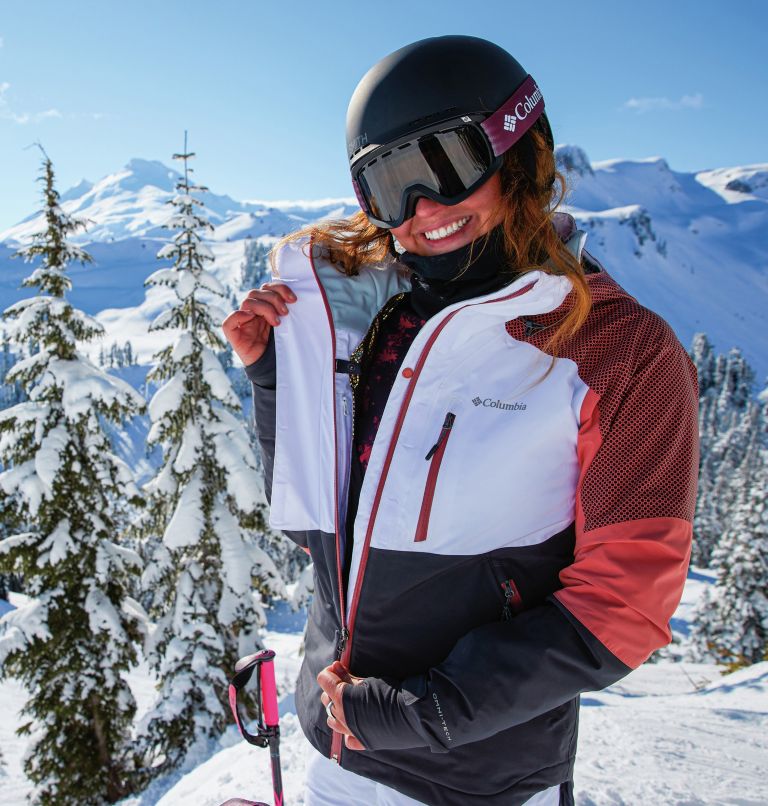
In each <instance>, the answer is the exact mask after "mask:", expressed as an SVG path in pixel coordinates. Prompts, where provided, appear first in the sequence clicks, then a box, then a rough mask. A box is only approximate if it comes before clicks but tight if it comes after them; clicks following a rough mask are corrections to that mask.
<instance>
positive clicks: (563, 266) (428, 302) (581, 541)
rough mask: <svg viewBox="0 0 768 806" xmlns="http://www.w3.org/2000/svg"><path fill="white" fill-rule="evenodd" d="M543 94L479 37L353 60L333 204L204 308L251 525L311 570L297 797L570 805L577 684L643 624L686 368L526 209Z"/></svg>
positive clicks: (684, 404) (626, 652)
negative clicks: (236, 306)
mask: <svg viewBox="0 0 768 806" xmlns="http://www.w3.org/2000/svg"><path fill="white" fill-rule="evenodd" d="M543 109H544V101H543V98H542V95H541V92H540V90H539V88H538V86H537V85H536V83H535V82H534V81H533V79H532V78H531V77H530V76H529V75H528V74H527V73H526V72H525V71H524V70H523V68H522V67H521V66H520V65H519V64H518V63H517V62H516V61H515V60H514V59H513V58H512V57H511V56H510V55H509V54H508V53H506V52H505V51H504V50H502V49H501V48H498V47H497V46H496V45H493V44H491V43H490V42H486V41H484V40H480V39H475V38H472V37H463V36H451V37H439V38H435V39H427V40H424V41H420V42H416V43H414V44H413V45H410V46H408V47H405V48H403V49H401V50H399V51H397V52H395V53H393V54H391V55H390V56H388V57H387V58H385V59H384V60H382V61H381V62H379V63H378V64H377V65H375V66H374V67H373V68H372V69H371V71H370V72H369V73H368V74H367V75H366V76H365V77H364V78H363V80H362V81H361V82H360V84H359V85H358V87H357V89H356V91H355V93H354V95H353V97H352V100H351V103H350V107H349V112H348V117H347V137H348V146H349V156H350V167H351V171H352V178H353V183H354V187H355V190H356V192H357V195H358V199H359V201H360V204H361V207H362V209H363V212H362V213H360V214H357V215H355V216H353V217H352V218H351V219H349V220H346V221H342V222H337V223H331V224H323V225H319V226H317V227H312V228H309V230H306V231H304V232H302V233H299V234H297V235H296V236H291V237H289V238H288V239H286V241H285V242H284V243H283V244H282V245H281V246H280V247H279V248H278V250H277V253H276V276H277V277H279V279H276V280H275V281H274V282H271V283H267V284H265V285H264V286H263V287H262V289H260V290H254V291H251V292H250V293H249V294H248V298H247V299H246V300H244V302H243V304H242V306H241V308H240V310H239V311H236V312H235V313H233V314H231V315H230V316H229V317H228V318H227V320H226V322H225V323H224V330H225V333H226V335H227V338H228V339H229V340H230V342H231V343H232V346H233V347H234V349H235V350H236V352H237V353H238V355H239V356H240V357H241V359H242V360H243V362H244V364H245V365H246V367H247V372H248V374H249V377H250V378H251V379H252V380H253V382H254V403H255V415H256V421H257V425H258V431H259V439H260V443H261V449H262V455H263V458H264V465H265V469H266V476H267V482H268V488H269V490H270V492H271V516H270V522H271V524H272V525H273V526H275V527H278V528H282V529H284V530H286V531H287V533H288V534H289V535H290V536H291V537H292V538H293V539H294V540H295V541H296V542H297V543H298V544H299V545H300V546H302V547H304V548H305V549H307V550H308V551H309V552H310V554H311V556H312V559H313V561H314V566H315V596H314V599H313V602H312V606H311V609H310V613H309V617H308V624H307V633H306V656H305V659H304V663H303V666H302V671H301V674H300V678H299V681H298V684H297V690H296V703H297V710H298V714H299V718H300V721H301V724H302V727H303V729H304V732H305V733H306V735H307V738H308V739H309V741H310V742H311V743H312V744H313V745H314V747H315V748H317V750H319V753H318V754H317V756H316V757H315V758H314V760H313V761H312V762H310V765H309V769H308V779H307V795H306V801H305V802H306V803H308V804H345V806H347V805H348V804H363V803H365V804H370V803H379V804H384V803H386V804H404V803H427V804H449V805H450V804H457V805H458V804H462V806H466V804H480V803H482V804H485V805H486V806H488V804H505V806H507V805H508V804H520V803H528V804H537V805H538V806H543V805H545V804H546V805H548V804H558V803H562V804H565V803H573V795H572V777H573V765H574V758H575V749H576V727H577V713H578V695H579V693H580V692H582V691H590V690H596V689H600V688H603V687H605V686H607V685H609V684H611V683H613V682H615V681H616V680H618V679H620V678H621V677H622V676H624V675H625V674H627V673H628V672H629V671H630V670H631V669H632V668H634V667H636V666H638V665H639V664H640V663H642V662H643V661H644V660H645V659H646V658H647V657H648V656H649V655H650V653H651V652H653V651H654V650H655V649H657V648H658V647H660V646H662V645H664V644H666V643H667V642H668V641H669V639H670V632H669V626H668V622H669V618H670V617H671V615H672V613H673V611H674V609H675V607H676V605H677V603H678V601H679V598H680V595H681V591H682V586H683V582H684V579H685V573H686V567H687V562H688V554H689V546H690V537H691V520H692V516H693V506H694V498H695V483H696V467H697V426H696V404H697V396H696V383H695V377H694V370H693V368H692V366H691V363H690V361H689V360H688V358H687V356H686V354H685V351H684V350H683V349H682V347H681V346H680V344H679V343H678V341H677V340H676V338H675V337H674V335H673V334H672V332H671V330H670V329H669V327H668V326H667V325H666V324H665V323H664V322H663V321H662V320H661V319H659V317H657V316H656V315H655V314H653V313H651V312H649V311H648V310H646V309H645V308H643V307H641V306H640V305H639V304H638V303H637V302H636V301H635V300H634V299H633V298H632V297H630V296H629V295H627V294H626V292H624V291H623V290H622V289H621V288H620V287H619V286H617V285H616V283H615V282H614V281H613V280H611V278H610V277H609V276H608V275H607V274H606V273H605V271H604V270H603V269H602V268H601V266H600V265H599V264H598V263H597V261H595V260H594V258H592V257H591V256H590V255H589V254H588V253H587V252H586V251H585V250H584V248H583V246H584V239H585V236H584V235H583V233H580V232H578V231H577V230H576V229H575V226H574V224H573V220H572V219H570V218H569V217H567V216H563V215H561V214H557V213H555V212H554V207H555V206H556V205H555V202H556V201H557V199H556V198H555V197H556V194H555V192H554V189H555V185H556V182H560V183H562V181H563V180H562V177H561V176H559V175H558V174H557V173H556V170H555V163H554V155H553V142H552V136H551V132H550V128H549V124H548V122H547V119H546V117H545V115H544V114H543ZM562 190H564V188H562ZM560 198H562V192H561V194H560ZM395 250H396V251H395ZM398 253H399V254H398Z"/></svg>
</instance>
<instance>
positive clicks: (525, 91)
mask: <svg viewBox="0 0 768 806" xmlns="http://www.w3.org/2000/svg"><path fill="white" fill-rule="evenodd" d="M543 111H544V98H543V97H542V94H541V91H540V90H539V88H538V86H537V85H536V82H535V81H534V80H533V78H531V76H528V78H526V80H525V81H524V82H523V83H522V84H521V85H520V87H518V89H517V90H515V93H514V94H513V95H512V96H511V97H510V98H509V99H508V100H507V101H505V102H504V103H503V104H502V105H501V106H500V107H499V109H497V110H496V111H495V112H494V113H493V114H492V115H490V116H484V115H482V114H477V115H462V116H461V117H458V118H453V119H451V120H444V121H441V122H440V123H438V124H433V125H431V126H429V127H427V128H423V129H420V130H419V131H417V132H415V133H410V134H409V135H408V136H407V137H403V138H401V139H399V140H394V141H392V142H389V143H386V144H385V145H381V146H377V147H375V148H373V149H371V150H368V151H367V153H365V154H364V155H361V157H359V158H358V159H357V160H356V162H355V163H354V164H353V165H352V168H351V170H352V185H353V187H354V189H355V194H356V196H357V200H358V202H359V203H360V207H361V208H362V209H363V212H364V213H365V214H366V215H367V216H368V218H369V220H370V221H371V222H372V223H373V224H375V225H376V226H378V227H384V228H387V229H390V228H393V227H399V226H400V225H401V224H402V223H403V222H404V221H406V220H407V219H409V218H411V217H412V216H413V215H414V214H415V212H416V202H417V201H418V200H419V198H421V197H422V196H426V197H428V198H430V199H433V200H434V201H436V202H439V203H440V204H446V205H452V204H458V203H459V202H462V201H464V199H466V198H468V197H469V196H471V195H472V194H473V193H474V192H475V191H476V190H477V189H478V188H479V187H480V186H481V185H482V184H483V183H484V182H485V181H486V180H487V179H488V178H489V177H490V176H491V175H492V174H493V173H495V172H496V171H497V170H498V169H499V168H500V167H501V162H502V155H503V154H504V152H505V151H507V150H508V149H509V148H510V147H511V146H512V145H514V144H515V143H516V142H517V141H518V140H519V139H520V138H521V137H522V136H523V135H524V134H525V133H526V132H527V131H528V129H530V128H531V126H533V124H534V123H535V122H536V120H538V118H539V117H540V116H541V114H542V112H543Z"/></svg>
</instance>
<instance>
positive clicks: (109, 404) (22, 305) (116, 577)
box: [0, 152, 143, 804]
mask: <svg viewBox="0 0 768 806" xmlns="http://www.w3.org/2000/svg"><path fill="white" fill-rule="evenodd" d="M41 181H42V183H43V188H44V210H43V212H44V214H45V229H43V230H42V231H41V232H39V233H38V234H37V235H35V236H34V239H33V241H32V244H31V245H30V246H27V247H25V248H22V249H20V250H19V252H18V253H17V254H18V255H19V256H22V257H24V258H25V259H26V260H28V261H34V260H36V259H38V258H39V259H40V260H41V263H40V265H39V266H38V267H37V268H35V269H34V270H33V271H32V273H31V274H30V275H29V277H27V278H26V279H25V280H24V283H23V285H24V286H26V287H29V288H35V289H37V294H36V296H34V297H31V298H29V299H24V300H22V301H20V302H17V303H16V304H14V305H12V306H11V307H10V308H8V309H7V310H6V311H5V312H4V314H3V316H4V318H5V319H6V321H7V322H10V326H9V333H10V336H11V338H13V339H14V340H15V342H16V343H17V344H19V345H21V346H23V347H24V348H25V357H23V358H22V359H21V360H20V361H18V362H17V363H16V364H15V365H14V366H13V367H12V368H11V370H10V371H9V373H8V378H7V380H8V381H9V382H11V383H18V384H20V385H21V387H22V389H23V391H24V393H25V395H26V398H27V399H26V400H25V401H24V402H21V403H18V404H17V405H15V406H13V407H11V408H9V409H6V410H5V411H3V412H0V463H2V466H3V468H4V470H3V472H2V473H0V521H1V522H2V523H4V524H5V525H6V526H7V527H8V528H9V530H14V531H15V533H13V534H11V535H10V536H8V537H5V538H4V539H3V540H2V541H0V569H1V570H3V571H5V572H17V573H21V574H23V577H24V581H25V590H26V593H27V594H29V595H30V596H31V597H32V599H31V601H30V603H29V604H28V605H27V606H25V607H22V608H19V609H18V610H14V611H11V612H10V613H7V614H6V615H5V616H4V617H3V618H2V622H1V623H2V636H1V637H0V672H2V675H3V676H4V677H8V676H14V677H16V678H18V679H19V680H21V681H22V682H23V683H24V685H25V686H26V688H27V690H28V693H29V699H28V700H27V702H26V704H25V705H24V708H23V714H24V715H25V716H27V717H28V718H29V719H28V721H27V722H26V723H25V724H24V725H23V726H22V727H21V728H20V729H19V734H20V735H31V736H32V737H33V738H32V742H31V745H30V748H29V752H28V754H27V758H26V761H25V764H24V766H25V770H26V773H27V775H28V777H29V778H30V780H31V781H32V782H33V783H35V784H36V785H37V788H36V792H35V799H36V801H37V802H38V803H41V804H74V803H77V804H85V803H88V804H103V803H114V802H115V801H117V800H119V799H120V798H122V797H124V796H125V795H126V794H127V793H128V792H129V791H130V789H131V785H132V776H133V770H132V769H131V760H130V755H129V753H128V752H127V746H128V740H129V735H128V734H129V731H130V726H131V721H132V719H133V716H134V712H135V703H134V700H133V696H132V695H131V691H130V689H129V688H128V686H127V684H126V682H125V680H124V673H125V672H126V671H127V670H128V669H129V668H130V667H131V666H132V665H134V664H135V662H136V647H137V645H138V643H139V641H140V639H141V633H142V628H143V622H142V620H141V615H140V608H139V607H138V605H137V604H136V603H135V602H134V601H133V600H132V599H131V598H130V596H128V595H127V590H128V588H129V585H130V577H131V576H132V575H134V576H135V575H136V573H137V566H138V564H139V558H138V556H137V555H136V554H135V553H134V552H131V551H129V550H128V549H126V548H124V547H121V546H120V545H119V544H118V543H116V542H115V536H116V535H119V534H120V532H121V529H122V528H123V526H124V520H125V517H126V513H125V512H124V510H123V507H124V506H125V503H126V502H131V501H134V502H137V501H138V499H137V495H138V491H137V490H136V487H135V486H134V483H133V479H132V475H131V473H130V471H129V469H128V468H127V467H126V466H125V465H124V464H123V462H121V461H120V460H119V459H118V458H117V457H116V456H115V455H114V454H113V452H112V448H111V445H110V443H109V440H108V438H107V437H106V434H105V432H104V429H103V424H104V423H106V422H108V421H112V422H113V423H119V422H120V421H122V420H123V419H124V418H125V417H127V416H131V415H133V414H136V413H138V412H139V411H140V410H141V409H142V408H143V401H142V399H141V398H140V397H139V395H138V394H137V393H136V392H135V391H134V390H133V389H132V388H131V387H130V386H128V385H127V384H125V383H123V382H121V381H119V380H117V379H115V378H112V377H110V376H109V375H107V374H105V373H104V372H103V371H102V370H100V369H99V368H98V367H96V366H94V365H93V364H92V363H91V362H90V361H89V360H88V359H87V358H86V357H85V356H84V355H82V354H81V353H80V352H78V349H77V342H78V341H90V340H92V339H94V338H96V337H97V336H100V335H101V333H102V327H101V325H100V324H99V323H98V322H97V321H95V320H94V319H92V318H91V317H89V316H87V315H86V314H84V313H83V312H81V311H79V310H77V309H75V308H73V307H72V305H70V303H69V302H68V301H67V299H66V293H67V292H68V291H69V290H70V288H71V281H70V279H69V277H68V275H67V273H66V271H65V269H66V266H67V265H68V264H69V263H70V262H72V261H79V262H81V263H87V262H89V261H90V257H89V256H88V255H87V254H86V253H85V252H84V251H83V250H82V249H80V248H78V247H77V246H74V245H73V244H71V243H69V242H68V240H67V237H68V236H69V235H70V234H72V233H74V232H75V231H76V230H78V229H79V228H80V227H81V226H82V222H80V221H77V220H76V219H73V218H71V217H70V216H68V215H67V214H66V213H64V211H63V210H62V209H61V208H60V207H59V196H58V193H57V192H56V189H55V185H54V172H53V166H52V164H51V161H50V159H48V157H47V155H45V152H43V173H42V176H41ZM20 530H21V531H20Z"/></svg>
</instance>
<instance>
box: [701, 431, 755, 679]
mask: <svg viewBox="0 0 768 806" xmlns="http://www.w3.org/2000/svg"><path fill="white" fill-rule="evenodd" d="M764 442H765V435H764V432H763V433H760V432H759V431H758V432H755V433H754V434H753V438H752V439H751V441H750V444H749V447H748V451H747V453H746V456H745V458H744V461H743V463H742V465H741V468H740V470H739V472H738V479H737V486H738V489H739V496H738V499H737V503H736V506H735V507H734V508H733V515H732V518H731V521H730V525H729V527H728V529H727V531H726V532H725V534H724V535H723V538H722V540H721V541H720V543H719V545H718V546H717V548H716V549H715V550H714V552H713V558H712V561H713V565H715V566H716V568H717V582H716V584H715V585H714V589H713V590H708V591H706V595H705V596H704V598H703V600H702V602H701V604H700V606H699V609H698V611H697V615H696V619H695V626H694V632H693V643H694V646H695V647H696V649H697V651H698V654H699V655H700V656H701V657H704V658H712V659H714V660H716V661H718V662H719V663H724V664H726V665H728V666H729V668H738V667H740V666H745V665H747V664H751V663H757V662H758V661H761V660H765V659H766V657H767V656H768V505H766V494H767V493H768V463H766V456H765V446H764Z"/></svg>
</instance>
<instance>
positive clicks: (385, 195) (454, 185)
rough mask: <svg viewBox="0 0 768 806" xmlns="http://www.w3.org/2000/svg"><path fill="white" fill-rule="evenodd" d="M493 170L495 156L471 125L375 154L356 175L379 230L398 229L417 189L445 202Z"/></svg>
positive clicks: (463, 194) (457, 195)
mask: <svg viewBox="0 0 768 806" xmlns="http://www.w3.org/2000/svg"><path fill="white" fill-rule="evenodd" d="M492 169H495V163H494V155H493V153H492V152H491V149H490V145H489V144H488V141H487V140H486V138H485V137H484V136H483V134H482V133H481V132H480V131H479V130H478V128H476V127H475V126H472V125H463V126H459V127H457V128H454V129H449V130H448V131H438V132H432V133H429V134H425V135H423V136H421V137H418V138H416V139H414V140H409V141H408V142H406V143H401V144H400V145H397V146H395V147H394V148H392V149H391V150H389V151H385V152H384V153H382V154H377V155H376V156H375V157H374V158H373V159H371V160H370V161H369V162H367V163H366V164H365V165H364V166H363V167H362V168H361V169H360V170H359V172H357V180H358V184H359V187H360V191H361V193H362V197H363V200H364V201H365V205H366V207H367V208H368V209H367V211H366V212H367V213H368V214H369V216H370V217H371V218H373V219H375V220H376V222H377V223H378V224H379V225H381V226H387V227H395V226H399V224H401V223H402V222H403V221H404V220H405V218H406V205H407V201H408V196H409V195H410V194H411V193H413V192H416V191H421V192H422V193H423V194H424V195H428V196H430V197H431V198H434V199H435V200H437V201H439V202H441V203H443V204H450V203H451V201H452V200H454V199H456V200H458V197H461V196H466V194H467V192H468V191H470V190H472V189H473V188H474V187H476V186H477V185H479V184H480V183H481V182H482V181H483V180H484V179H485V178H486V177H487V175H488V174H489V173H490V172H491V170H492Z"/></svg>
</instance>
